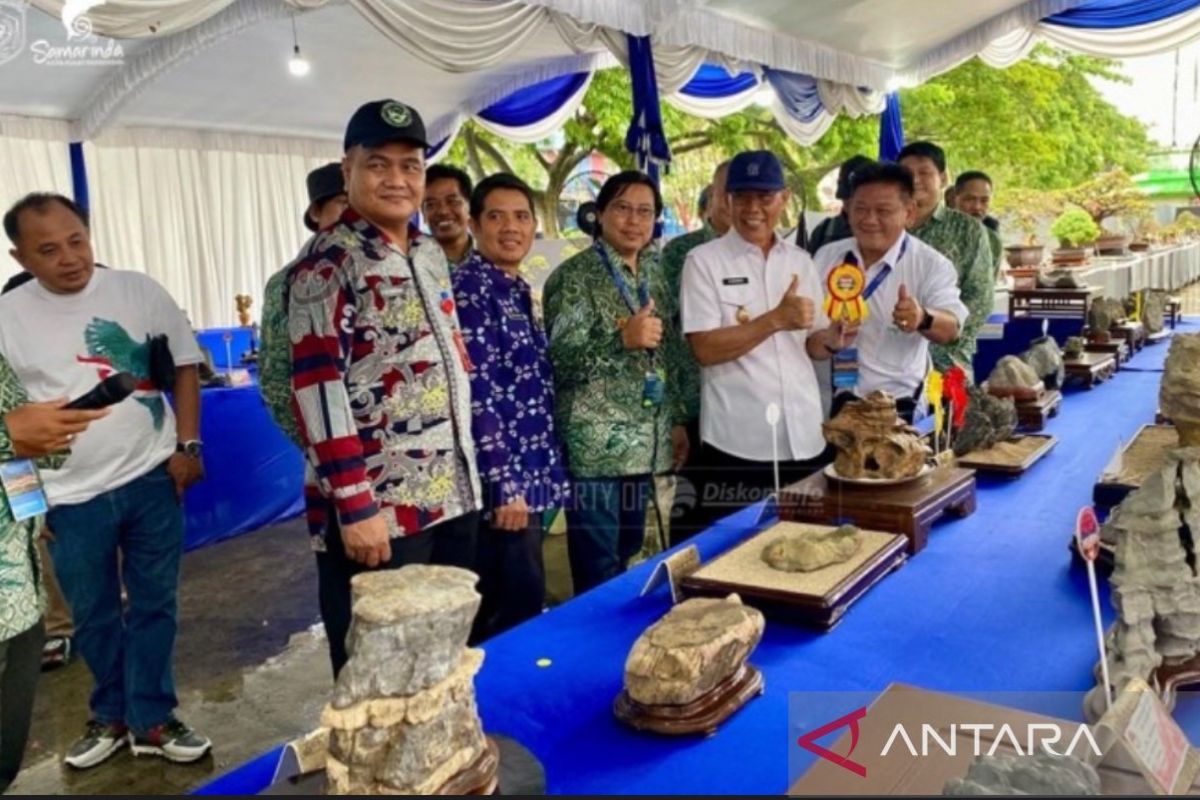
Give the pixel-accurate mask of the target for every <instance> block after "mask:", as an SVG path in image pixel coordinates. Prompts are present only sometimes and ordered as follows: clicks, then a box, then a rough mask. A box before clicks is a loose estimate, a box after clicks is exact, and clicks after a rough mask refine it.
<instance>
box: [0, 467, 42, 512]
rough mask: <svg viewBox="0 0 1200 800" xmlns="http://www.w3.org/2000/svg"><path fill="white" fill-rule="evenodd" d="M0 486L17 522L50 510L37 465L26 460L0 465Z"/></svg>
mask: <svg viewBox="0 0 1200 800" xmlns="http://www.w3.org/2000/svg"><path fill="white" fill-rule="evenodd" d="M0 485H3V487H4V496H5V497H7V498H8V506H9V508H10V509H11V510H12V514H13V517H14V518H15V519H16V520H17V522H22V521H24V520H27V519H30V518H32V517H36V516H39V515H41V514H45V513H46V512H47V511H48V510H49V508H50V507H49V504H48V503H47V502H46V492H45V490H44V489H43V488H42V478H41V476H40V475H38V471H37V465H36V464H34V463H33V461H31V460H29V459H27V458H24V459H21V460H20V461H9V462H6V463H4V464H0Z"/></svg>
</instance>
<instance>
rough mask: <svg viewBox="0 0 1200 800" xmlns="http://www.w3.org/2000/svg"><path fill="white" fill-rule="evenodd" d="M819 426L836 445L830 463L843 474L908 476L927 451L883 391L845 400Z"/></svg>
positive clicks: (918, 464) (856, 476)
mask: <svg viewBox="0 0 1200 800" xmlns="http://www.w3.org/2000/svg"><path fill="white" fill-rule="evenodd" d="M822 429H823V430H824V432H825V439H826V441H828V442H829V443H830V444H832V445H833V446H834V448H836V449H837V455H836V457H835V458H834V462H833V467H834V469H835V470H836V471H837V473H838V475H841V476H842V477H844V478H852V479H855V478H888V479H893V478H911V477H913V476H914V475H916V474H917V473H919V472H920V471H921V469H922V468H923V467H924V465H925V459H926V457H927V456H928V455H929V450H928V448H926V447H925V445H924V444H922V442H921V439H920V437H919V436H918V435H917V431H916V429H914V428H913V427H912V426H910V425H905V424H904V422H903V420H901V419H900V418H899V417H898V416H896V401H895V400H893V399H892V398H891V397H890V396H889V395H888V394H887V393H886V392H871V394H869V395H867V396H866V397H865V398H863V399H861V400H855V401H852V402H849V403H847V404H846V405H845V406H844V407H843V408H842V410H841V412H840V413H839V414H838V415H837V416H836V417H834V418H833V419H831V420H829V421H828V422H826V423H825V424H824V425H823V426H822Z"/></svg>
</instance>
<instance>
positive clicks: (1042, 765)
mask: <svg viewBox="0 0 1200 800" xmlns="http://www.w3.org/2000/svg"><path fill="white" fill-rule="evenodd" d="M988 794H1000V795H1004V794H1007V795H1014V794H1015V795H1030V794H1032V795H1043V796H1045V795H1069V796H1078V795H1093V794H1100V775H1099V774H1098V773H1097V772H1096V770H1095V769H1094V768H1093V767H1091V766H1089V765H1088V764H1085V763H1083V762H1082V761H1080V760H1078V759H1076V758H1072V757H1071V756H1058V755H1052V754H1051V753H1046V752H1040V753H1037V754H1034V755H1024V756H1001V755H995V756H980V757H979V758H977V759H975V763H973V764H971V767H970V769H969V770H968V771H967V776H966V777H965V778H955V779H954V780H952V781H950V782H949V783H947V784H946V787H945V788H944V789H942V795H943V796H948V797H965V796H971V795H988Z"/></svg>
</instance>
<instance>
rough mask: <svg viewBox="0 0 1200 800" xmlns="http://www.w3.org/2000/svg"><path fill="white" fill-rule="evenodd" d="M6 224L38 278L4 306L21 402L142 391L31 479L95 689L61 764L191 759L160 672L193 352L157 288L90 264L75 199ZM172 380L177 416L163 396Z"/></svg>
mask: <svg viewBox="0 0 1200 800" xmlns="http://www.w3.org/2000/svg"><path fill="white" fill-rule="evenodd" d="M4 229H5V232H6V233H7V234H8V238H9V239H10V240H11V241H12V243H13V249H12V251H11V253H12V255H13V257H14V258H15V259H16V260H17V261H18V262H19V263H20V264H21V266H22V267H24V268H25V270H26V271H27V272H29V273H31V274H32V275H33V276H34V278H35V279H36V280H33V281H30V282H29V283H27V284H25V285H24V286H22V287H21V288H19V289H17V290H15V291H13V292H11V293H9V294H7V295H4V296H3V297H0V354H3V356H4V357H5V358H6V359H7V360H8V362H9V364H10V365H11V366H12V368H13V370H14V371H15V372H16V374H17V375H18V377H19V378H20V379H21V383H22V384H23V385H24V386H25V388H26V390H27V391H28V393H29V396H30V398H31V399H33V400H35V401H48V400H55V399H60V398H71V399H73V398H77V397H79V396H81V395H83V394H84V393H86V392H87V391H89V390H90V389H92V388H93V387H94V386H95V385H96V384H97V383H98V382H99V381H101V380H102V379H104V378H106V377H108V376H110V375H113V374H115V373H118V372H128V373H131V374H132V375H133V377H134V379H135V380H136V386H137V388H136V390H135V391H134V393H133V395H132V396H131V397H129V398H128V399H126V400H125V401H123V402H121V403H118V404H117V405H115V406H113V407H112V409H111V413H110V414H109V415H108V416H107V417H105V418H104V419H103V420H100V421H99V422H97V423H96V424H94V425H92V427H90V428H89V429H88V430H87V431H86V432H84V433H82V434H80V435H79V437H78V439H75V440H74V441H72V443H71V455H70V457H69V458H68V459H67V461H66V463H65V464H64V465H63V467H62V468H61V469H57V470H47V471H45V472H43V473H42V479H43V481H44V483H45V487H46V495H47V499H48V500H49V503H50V506H51V510H50V514H49V515H48V517H47V523H48V527H49V528H50V530H51V531H52V532H53V536H54V539H53V541H51V543H50V552H51V554H52V556H53V558H54V565H55V570H56V572H57V574H58V578H59V581H60V583H61V584H62V588H63V593H64V594H65V595H66V597H67V602H68V603H69V605H70V606H71V613H72V615H73V616H74V618H75V625H76V633H75V643H76V647H77V648H78V651H79V653H80V655H82V656H83V659H84V661H85V662H87V665H88V668H89V669H90V670H91V672H92V677H93V678H94V679H95V682H96V685H95V689H94V690H93V692H92V696H91V716H92V718H91V720H90V721H89V722H88V724H87V728H86V730H85V732H84V735H83V737H82V738H81V739H80V740H79V741H77V742H75V744H74V745H72V747H71V748H70V750H69V752H68V754H67V757H66V763H67V764H69V765H71V766H73V767H76V768H80V769H82V768H86V767H91V766H95V765H96V764H99V763H100V762H101V761H104V760H105V759H107V758H108V757H109V756H111V755H112V754H113V753H115V752H116V751H117V750H119V749H120V748H121V747H122V746H124V745H125V744H126V743H129V744H130V745H131V747H132V749H133V752H134V754H135V755H142V754H153V755H161V756H163V757H165V758H167V759H169V760H171V761H177V762H187V761H195V760H197V759H199V758H201V757H203V756H204V755H205V753H207V752H208V750H209V748H210V746H211V745H210V743H209V741H208V740H207V739H205V738H204V737H202V736H200V735H198V734H196V733H195V732H193V731H192V730H190V729H189V728H188V727H187V726H186V725H184V724H183V723H182V722H180V721H179V720H178V719H177V718H176V717H175V716H174V713H173V712H174V710H175V707H176V705H178V702H177V699H176V696H175V686H174V679H173V677H172V670H171V662H172V650H173V648H174V644H175V632H176V625H177V622H176V594H177V592H178V587H179V562H180V557H181V555H182V552H183V511H182V508H181V506H180V501H181V499H182V495H183V492H184V491H186V490H187V488H188V487H189V486H191V485H192V484H193V483H195V482H196V481H197V480H199V479H200V478H202V477H203V467H202V465H201V460H200V455H201V444H200V440H199V433H200V428H199V426H200V383H199V376H198V374H197V369H196V365H197V364H199V363H200V362H201V361H202V360H203V358H202V356H201V354H200V349H199V347H198V346H197V345H196V340H195V337H194V336H193V334H192V330H191V326H190V325H189V324H188V322H187V319H186V318H185V317H184V315H183V312H182V311H180V310H179V307H178V306H177V305H176V304H175V302H174V301H173V300H172V299H171V297H170V296H169V295H168V294H167V293H166V291H164V290H163V288H162V287H161V286H159V285H158V284H157V283H155V282H154V281H153V280H152V279H150V278H149V277H147V276H145V275H142V274H140V273H136V272H123V271H118V270H97V269H96V268H95V261H94V259H93V256H92V247H91V238H90V233H89V231H88V226H87V219H86V217H85V215H84V213H83V212H82V211H81V210H80V209H79V208H78V206H76V205H75V204H74V203H73V202H72V201H71V200H70V199H68V198H66V197H62V196H61V195H53V194H33V195H29V196H28V197H26V198H24V199H23V200H21V201H19V202H18V203H17V204H16V205H15V206H13V208H12V209H11V210H10V211H9V212H8V213H7V214H5V216H4ZM162 337H165V344H166V347H165V348H164V347H163V346H162V345H163V344H164V342H163V339H162ZM166 349H169V352H170V356H171V357H173V360H174V371H173V373H172V372H170V371H168V370H167V369H166V368H167V367H169V366H170V364H169V361H170V359H167V358H165V357H163V351H164V350H166ZM164 363H165V364H166V367H164V366H163V365H164ZM164 372H165V374H164ZM172 377H173V378H174V398H175V406H176V410H175V412H172V409H171V405H170V403H169V402H168V400H167V397H166V395H165V394H164V393H163V391H162V388H163V387H162V384H164V383H169V382H170V380H171V378H172ZM118 553H119V554H120V557H121V568H120V572H118V568H117V558H118ZM122 582H123V583H124V585H125V587H126V590H127V592H128V596H129V604H128V608H127V609H123V608H122V603H121V584H122Z"/></svg>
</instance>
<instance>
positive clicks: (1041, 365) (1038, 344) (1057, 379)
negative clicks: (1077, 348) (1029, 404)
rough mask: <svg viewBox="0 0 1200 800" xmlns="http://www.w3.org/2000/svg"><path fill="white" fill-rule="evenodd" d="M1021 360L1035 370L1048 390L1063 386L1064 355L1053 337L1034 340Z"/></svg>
mask: <svg viewBox="0 0 1200 800" xmlns="http://www.w3.org/2000/svg"><path fill="white" fill-rule="evenodd" d="M1021 360H1022V361H1024V362H1025V363H1026V364H1028V365H1029V366H1030V367H1032V368H1033V371H1034V372H1036V373H1037V374H1038V377H1040V378H1041V379H1042V383H1044V384H1045V385H1046V388H1047V389H1058V388H1059V387H1061V386H1062V384H1063V377H1064V374H1065V368H1064V367H1063V354H1062V350H1059V349H1058V342H1056V341H1055V340H1054V337H1053V336H1041V337H1039V338H1037V339H1034V340H1033V341H1032V342H1030V343H1029V349H1028V350H1026V351H1025V352H1024V353H1022V354H1021Z"/></svg>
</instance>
